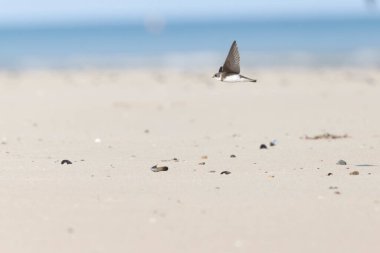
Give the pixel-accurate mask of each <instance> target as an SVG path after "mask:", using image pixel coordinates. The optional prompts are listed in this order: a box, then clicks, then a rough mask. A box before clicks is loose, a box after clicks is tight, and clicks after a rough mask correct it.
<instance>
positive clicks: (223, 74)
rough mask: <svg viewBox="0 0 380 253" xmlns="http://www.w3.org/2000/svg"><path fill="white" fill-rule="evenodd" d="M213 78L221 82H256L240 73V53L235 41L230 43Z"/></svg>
mask: <svg viewBox="0 0 380 253" xmlns="http://www.w3.org/2000/svg"><path fill="white" fill-rule="evenodd" d="M213 78H216V79H217V80H219V81H222V82H230V83H236V82H256V80H254V79H251V78H249V77H245V76H242V75H240V55H239V50H238V47H237V43H236V41H234V42H233V43H232V45H231V48H230V51H229V53H228V55H227V58H226V61H225V62H224V64H223V66H221V67H220V68H219V72H218V73H216V74H215V75H214V76H213Z"/></svg>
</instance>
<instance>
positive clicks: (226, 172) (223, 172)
mask: <svg viewBox="0 0 380 253" xmlns="http://www.w3.org/2000/svg"><path fill="white" fill-rule="evenodd" d="M220 174H221V175H229V174H231V172H229V171H227V170H225V171H222V172H220Z"/></svg>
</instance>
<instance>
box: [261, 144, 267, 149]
mask: <svg viewBox="0 0 380 253" xmlns="http://www.w3.org/2000/svg"><path fill="white" fill-rule="evenodd" d="M267 148H268V147H267V145H265V144H261V145H260V149H267Z"/></svg>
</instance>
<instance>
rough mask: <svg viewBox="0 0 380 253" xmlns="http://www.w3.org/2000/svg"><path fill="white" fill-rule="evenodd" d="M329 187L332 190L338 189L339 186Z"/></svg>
mask: <svg viewBox="0 0 380 253" xmlns="http://www.w3.org/2000/svg"><path fill="white" fill-rule="evenodd" d="M329 189H330V190H336V189H338V186H330V187H329Z"/></svg>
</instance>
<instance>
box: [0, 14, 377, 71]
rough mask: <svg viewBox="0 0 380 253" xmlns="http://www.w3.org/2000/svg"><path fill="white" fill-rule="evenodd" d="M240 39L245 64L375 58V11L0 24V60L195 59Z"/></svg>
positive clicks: (216, 55)
mask: <svg viewBox="0 0 380 253" xmlns="http://www.w3.org/2000/svg"><path fill="white" fill-rule="evenodd" d="M233 40H237V42H238V45H239V50H240V52H241V55H242V57H241V58H242V59H241V61H242V64H246V65H255V66H256V65H284V64H285V65H286V64H300V65H307V64H319V65H324V64H334V65H345V64H355V65H376V66H380V57H379V56H380V18H379V17H378V16H376V17H351V18H343V17H340V18H310V19H291V18H288V19H278V20H270V19H268V20H238V21H217V20H215V21H196V20H195V21H187V22H179V21H177V22H175V21H172V22H170V21H167V22H161V23H160V24H158V25H157V26H155V24H154V23H153V24H148V25H147V24H145V23H144V22H141V23H137V22H135V23H128V22H108V23H107V22H104V23H100V22H98V23H86V24H80V23H78V24H66V25H65V24H50V25H49V24H39V25H29V26H28V25H24V26H11V25H8V26H0V68H23V67H53V68H55V67H57V68H66V67H79V66H95V67H104V66H106V67H144V66H149V67H155V66H156V67H162V66H169V67H170V66H171V67H176V66H177V67H178V66H179V67H183V68H186V67H189V68H194V67H199V66H214V65H215V62H216V61H217V62H218V64H221V63H222V62H223V60H224V57H225V56H226V54H227V52H228V50H229V47H230V45H231V43H232V41H233Z"/></svg>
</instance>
